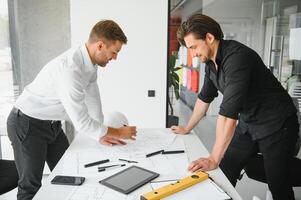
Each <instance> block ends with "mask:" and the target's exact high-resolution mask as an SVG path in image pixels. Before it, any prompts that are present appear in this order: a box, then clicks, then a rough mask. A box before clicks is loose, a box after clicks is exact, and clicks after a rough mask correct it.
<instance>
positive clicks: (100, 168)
mask: <svg viewBox="0 0 301 200" xmlns="http://www.w3.org/2000/svg"><path fill="white" fill-rule="evenodd" d="M117 166H119V167H124V166H125V164H122V165H108V166H103V167H98V172H103V171H106V169H108V168H111V167H117Z"/></svg>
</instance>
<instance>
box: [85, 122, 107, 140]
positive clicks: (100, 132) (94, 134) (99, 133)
mask: <svg viewBox="0 0 301 200" xmlns="http://www.w3.org/2000/svg"><path fill="white" fill-rule="evenodd" d="M107 132H108V127H107V126H104V125H101V126H100V129H99V130H98V131H97V132H92V133H90V134H89V136H90V137H91V138H93V139H95V140H97V141H99V138H101V137H102V136H104V135H105V134H107Z"/></svg>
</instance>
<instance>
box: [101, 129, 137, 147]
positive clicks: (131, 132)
mask: <svg viewBox="0 0 301 200" xmlns="http://www.w3.org/2000/svg"><path fill="white" fill-rule="evenodd" d="M136 134H137V131H136V126H123V127H120V128H112V127H108V132H107V134H106V135H104V136H102V137H101V138H100V139H99V143H100V144H103V145H108V146H113V145H125V144H126V142H125V141H123V140H122V139H130V140H135V137H136Z"/></svg>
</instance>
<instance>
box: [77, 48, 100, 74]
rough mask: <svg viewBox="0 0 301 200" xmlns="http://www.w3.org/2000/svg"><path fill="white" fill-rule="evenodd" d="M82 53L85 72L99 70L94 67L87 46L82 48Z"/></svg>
mask: <svg viewBox="0 0 301 200" xmlns="http://www.w3.org/2000/svg"><path fill="white" fill-rule="evenodd" d="M80 51H81V53H82V55H83V64H84V66H85V69H86V70H85V71H94V70H95V69H97V65H94V64H93V63H92V61H91V58H90V56H89V53H88V50H87V47H86V45H85V44H83V45H81V46H80Z"/></svg>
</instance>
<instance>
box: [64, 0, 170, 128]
mask: <svg viewBox="0 0 301 200" xmlns="http://www.w3.org/2000/svg"><path fill="white" fill-rule="evenodd" d="M70 7H71V11H70V12H71V13H70V14H71V44H72V46H73V45H77V44H78V43H81V42H84V41H86V40H87V38H88V34H89V32H90V29H91V28H92V26H93V25H94V24H95V23H96V22H97V21H98V20H100V19H113V20H115V21H116V22H117V23H118V24H119V25H120V26H121V28H122V29H123V31H124V32H125V34H126V36H127V37H128V44H127V45H126V46H124V47H123V49H122V50H121V52H120V54H119V57H118V59H117V60H116V61H113V62H111V63H109V64H108V65H107V67H106V68H105V69H103V70H100V72H99V86H100V94H101V99H102V105H103V109H104V112H105V113H106V112H109V111H113V110H118V111H121V112H123V113H125V114H126V115H127V117H128V118H129V122H130V123H131V124H135V125H137V126H138V128H147V127H165V121H166V119H165V118H166V79H167V74H166V73H167V72H166V71H167V22H168V0H151V1H150V0H128V1H124V0H110V1H108V0H90V1H82V0H70ZM149 89H151V90H155V91H156V96H155V97H148V96H147V91H148V90H149Z"/></svg>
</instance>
